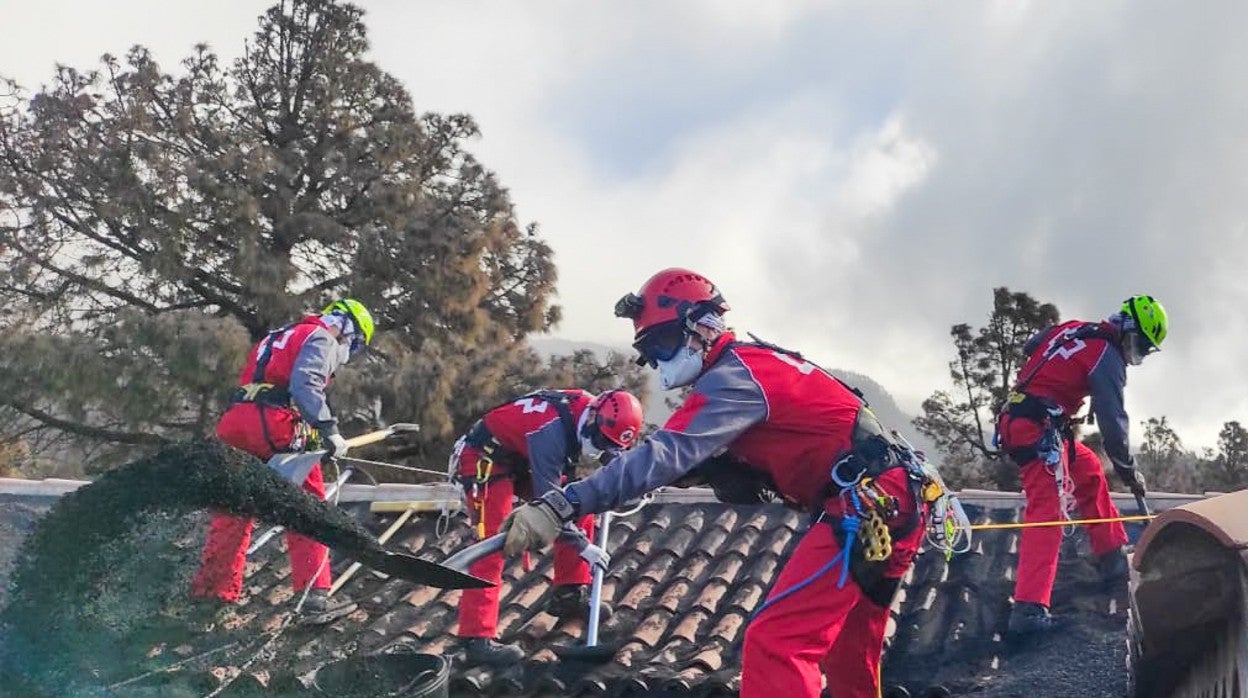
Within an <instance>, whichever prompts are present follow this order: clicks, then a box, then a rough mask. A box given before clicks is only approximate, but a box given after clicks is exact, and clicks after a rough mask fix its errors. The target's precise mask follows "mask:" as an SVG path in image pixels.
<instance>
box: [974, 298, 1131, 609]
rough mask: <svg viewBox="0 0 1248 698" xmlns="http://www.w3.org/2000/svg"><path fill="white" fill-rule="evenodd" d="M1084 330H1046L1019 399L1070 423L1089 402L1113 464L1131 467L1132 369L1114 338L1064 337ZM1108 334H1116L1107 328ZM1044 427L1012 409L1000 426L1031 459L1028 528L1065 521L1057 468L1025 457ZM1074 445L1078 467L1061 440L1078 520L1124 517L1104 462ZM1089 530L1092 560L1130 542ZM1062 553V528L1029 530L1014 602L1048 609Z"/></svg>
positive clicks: (1032, 345)
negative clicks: (1048, 407) (1038, 402)
mask: <svg viewBox="0 0 1248 698" xmlns="http://www.w3.org/2000/svg"><path fill="white" fill-rule="evenodd" d="M1083 325H1086V323H1083V322H1078V321H1071V322H1067V323H1064V324H1062V325H1058V326H1056V327H1052V328H1049V329H1046V330H1044V331H1042V332H1040V333H1038V334H1037V335H1036V336H1035V337H1032V338H1031V339H1030V340H1029V341H1028V342H1027V345H1026V346H1025V349H1026V351H1027V353H1028V354H1030V359H1029V360H1028V362H1027V365H1026V366H1024V367H1023V369H1022V370H1021V371H1020V372H1019V376H1020V378H1025V379H1026V384H1025V385H1023V386H1021V387H1022V391H1021V392H1022V393H1025V394H1027V395H1031V396H1033V397H1036V398H1041V399H1043V400H1045V401H1048V402H1049V403H1050V404H1053V405H1056V406H1057V407H1059V408H1060V409H1061V411H1062V416H1063V417H1065V418H1069V417H1072V416H1074V415H1075V414H1077V413H1078V412H1079V409H1080V407H1082V405H1083V400H1084V398H1086V397H1088V396H1089V395H1091V396H1092V410H1093V412H1094V413H1095V414H1096V417H1097V423H1098V424H1099V426H1100V430H1101V434H1102V436H1103V437H1104V444H1105V449H1106V452H1107V453H1109V454H1110V457H1111V458H1114V457H1118V458H1122V459H1123V460H1124V462H1129V461H1130V456H1129V450H1128V447H1127V424H1128V421H1127V415H1126V412H1125V411H1123V406H1122V392H1123V387H1124V385H1125V383H1126V363H1125V362H1124V361H1123V359H1122V355H1121V354H1120V353H1119V351H1118V348H1117V346H1116V345H1115V343H1114V342H1113V341H1111V340H1110V339H1106V338H1105V337H1094V336H1087V337H1082V338H1074V339H1070V338H1069V335H1064V333H1067V332H1068V331H1071V330H1074V329H1076V328H1079V327H1081V326H1083ZM1102 331H1104V332H1107V333H1108V332H1110V330H1109V328H1107V327H1106V328H1103V329H1102ZM1046 356H1047V357H1048V358H1047V359H1046ZM1045 428H1046V426H1045V425H1044V424H1043V423H1041V422H1039V421H1037V420H1035V419H1030V418H1027V417H1025V416H1020V415H1011V414H1010V412H1009V411H1008V410H1007V411H1005V412H1003V413H1002V415H1001V417H1000V419H999V421H998V430H999V431H998V433H999V435H1000V440H1001V448H1003V449H1005V450H1007V451H1017V450H1018V449H1023V453H1024V454H1025V455H1023V456H1022V458H1021V460H1023V462H1022V463H1020V467H1021V470H1020V475H1021V476H1022V481H1023V492H1024V495H1025V496H1026V498H1027V504H1026V509H1025V510H1024V512H1023V519H1024V521H1056V520H1058V519H1060V518H1062V511H1061V507H1060V506H1059V499H1058V490H1057V482H1056V480H1055V476H1054V472H1055V471H1054V466H1052V465H1048V464H1047V463H1046V462H1045V461H1044V458H1043V457H1041V456H1039V455H1034V454H1032V453H1027V452H1026V449H1028V448H1030V447H1031V446H1033V445H1034V444H1036V443H1037V442H1038V441H1039V440H1040V439H1041V437H1042V436H1043V435H1044V430H1045ZM1073 446H1074V461H1073V462H1071V460H1070V448H1071V444H1070V442H1069V440H1068V439H1067V438H1065V437H1063V438H1062V441H1061V446H1060V448H1061V462H1062V465H1063V467H1064V468H1065V471H1066V472H1067V473H1068V476H1069V477H1070V479H1071V480H1072V481H1073V495H1074V503H1075V506H1076V507H1077V511H1076V512H1075V513H1076V514H1077V515H1078V516H1079V517H1080V518H1085V519H1101V518H1116V517H1118V516H1119V513H1118V508H1117V507H1115V506H1114V503H1113V501H1112V500H1111V499H1110V497H1109V487H1108V486H1107V484H1106V482H1105V473H1104V470H1103V469H1102V466H1101V461H1100V459H1099V458H1097V457H1096V454H1095V453H1093V452H1092V449H1090V448H1088V447H1087V446H1084V445H1083V444H1082V443H1079V442H1075V443H1074V444H1073ZM1028 456H1032V457H1028ZM1018 460H1020V458H1016V462H1017V461H1018ZM1087 531H1088V539H1089V541H1090V542H1091V547H1092V554H1093V555H1097V556H1100V555H1104V554H1105V553H1108V552H1110V551H1112V550H1114V549H1115V548H1118V547H1120V546H1122V545H1124V544H1126V542H1127V533H1126V530H1125V529H1124V528H1123V526H1122V524H1121V523H1117V522H1115V523H1107V524H1092V525H1090V526H1088V527H1087ZM1061 546H1062V529H1061V528H1059V527H1056V526H1050V527H1039V528H1026V529H1023V532H1022V535H1021V540H1020V542H1019V546H1018V578H1017V580H1016V581H1015V586H1014V599H1015V601H1026V602H1030V603H1037V604H1041V605H1043V606H1046V607H1047V606H1049V601H1050V595H1051V594H1052V592H1053V580H1054V578H1055V577H1056V576H1057V559H1058V554H1059V552H1060V551H1061Z"/></svg>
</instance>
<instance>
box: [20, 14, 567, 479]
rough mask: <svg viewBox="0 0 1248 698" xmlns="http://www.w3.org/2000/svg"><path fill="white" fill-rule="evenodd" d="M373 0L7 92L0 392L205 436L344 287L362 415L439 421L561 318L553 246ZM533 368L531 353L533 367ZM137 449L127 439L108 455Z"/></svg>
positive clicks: (78, 431)
mask: <svg viewBox="0 0 1248 698" xmlns="http://www.w3.org/2000/svg"><path fill="white" fill-rule="evenodd" d="M367 49H368V42H367V36H366V31H365V27H364V24H363V13H362V11H361V10H359V9H358V8H356V7H354V6H352V5H349V4H345V3H339V2H333V1H331V0H288V1H283V2H281V3H280V4H278V5H276V6H274V7H272V8H271V9H269V10H268V11H267V12H266V13H265V14H263V15H262V16H261V17H260V19H259V28H258V30H257V31H256V33H255V35H254V37H253V38H252V40H251V41H249V42H248V43H247V45H246V47H245V51H244V52H243V55H242V56H241V57H240V58H239V59H237V60H236V61H234V62H233V63H231V64H229V65H223V64H222V62H221V61H220V60H219V59H218V57H217V55H216V54H215V53H213V52H212V51H211V50H210V49H209V48H208V47H206V46H198V47H196V48H195V50H194V51H193V53H192V54H191V55H190V56H189V57H188V58H186V59H185V60H183V61H182V62H181V64H180V66H179V67H178V69H177V70H175V71H170V72H167V71H166V70H164V69H163V68H162V67H161V66H160V65H158V64H157V62H156V60H155V58H154V57H153V56H152V55H151V54H150V53H149V51H148V50H147V49H145V48H142V47H139V46H136V47H134V48H132V49H131V50H130V51H129V52H128V53H127V54H126V55H125V57H124V59H123V58H117V57H114V56H108V55H106V56H104V57H103V59H102V62H101V64H100V65H99V66H98V67H97V68H95V69H92V70H76V69H74V68H69V67H60V68H58V70H57V72H56V75H55V78H54V79H53V80H52V81H51V83H50V84H48V85H46V86H44V87H43V88H42V89H39V90H38V91H37V92H35V93H34V94H33V95H29V96H28V92H27V91H25V90H23V89H19V88H16V87H15V86H12V85H10V91H12V92H13V93H14V94H15V95H16V97H14V98H11V99H8V100H0V265H2V266H3V271H4V274H3V278H2V279H0V300H3V301H4V303H5V307H6V308H7V309H8V310H7V311H6V313H5V316H4V317H3V318H2V319H0V406H2V408H3V409H4V410H8V411H10V412H11V413H12V414H15V415H18V416H19V417H20V419H16V420H12V421H15V422H16V426H14V427H13V429H11V430H9V431H8V432H7V433H6V434H5V436H7V437H8V438H10V439H12V438H13V437H14V435H15V434H17V433H18V432H19V431H21V430H35V431H52V432H55V433H57V434H61V435H71V436H73V437H75V438H76V439H78V440H79V441H80V442H81V443H83V444H93V445H96V446H99V445H101V444H103V445H105V446H107V448H104V449H103V450H102V451H93V452H92V453H91V457H92V459H93V460H99V461H102V462H107V461H108V460H109V459H110V457H114V456H120V457H125V458H129V457H133V455H134V451H133V447H136V446H140V447H141V446H151V445H156V444H159V443H162V442H165V441H167V440H171V439H179V438H184V437H188V436H193V435H204V434H208V433H211V430H212V425H213V423H214V419H215V417H216V415H217V414H218V413H219V412H220V411H221V409H222V408H223V402H222V400H223V398H224V396H225V395H226V394H227V393H228V390H229V387H230V386H231V384H232V383H233V382H234V380H235V378H236V374H237V371H238V370H239V368H240V367H241V365H242V361H243V358H244V355H245V352H246V351H247V349H248V347H249V346H250V345H251V344H252V343H253V342H254V341H256V340H258V339H259V338H260V337H262V336H263V335H264V333H266V332H267V331H268V330H269V329H271V328H274V327H277V326H280V325H282V324H285V323H287V322H290V321H292V320H294V319H296V318H297V317H299V316H300V315H302V314H304V313H307V312H310V311H316V310H318V309H319V308H320V307H322V306H323V305H324V304H325V303H326V302H327V301H329V300H331V299H333V298H335V297H340V296H343V295H351V296H353V297H356V298H359V299H360V300H362V301H363V302H364V303H366V304H367V305H368V306H369V307H370V308H371V309H372V311H373V313H374V315H375V316H376V318H377V320H378V341H377V342H376V347H375V351H373V352H372V354H371V356H369V358H368V360H366V361H362V362H358V364H353V365H352V366H349V367H348V369H347V370H346V371H344V373H343V374H342V375H340V377H339V378H340V380H339V381H338V383H339V385H335V386H334V389H333V392H332V394H331V400H333V401H334V402H335V403H336V405H337V407H338V410H339V411H340V413H342V414H343V415H344V416H345V417H346V418H347V419H346V420H345V423H344V427H345V428H348V429H359V428H364V427H366V426H367V425H369V424H370V423H376V422H379V421H416V422H419V423H421V424H422V426H423V427H424V429H423V432H422V435H421V437H420V439H421V440H422V441H425V440H429V441H430V442H432V441H436V440H441V439H445V438H446V436H447V435H448V434H449V433H450V432H451V430H452V426H453V425H454V424H455V423H456V421H457V419H458V418H459V417H462V416H464V415H468V414H472V413H474V412H476V411H477V410H478V409H479V408H481V407H484V406H487V405H488V404H490V403H491V402H493V401H494V400H496V399H497V398H498V396H499V394H500V392H501V391H503V390H505V389H507V388H509V387H510V386H506V385H504V384H503V383H502V381H500V380H499V379H500V378H501V377H502V376H504V375H506V374H507V373H508V372H509V371H513V370H518V371H522V370H523V369H524V367H525V366H526V364H528V363H529V361H530V359H531V358H532V357H531V355H530V354H528V353H526V352H527V349H526V346H525V344H524V342H523V341H522V339H523V338H524V337H525V335H527V334H529V333H531V332H537V331H543V330H546V329H548V328H550V327H551V326H552V325H553V324H554V323H555V322H557V320H558V318H559V310H558V308H557V307H556V306H554V305H552V304H551V293H552V291H553V289H554V284H555V280H556V274H555V267H554V264H553V261H552V255H551V250H550V249H549V247H548V246H547V245H546V243H545V242H543V240H542V239H541V238H540V237H539V236H538V235H537V233H536V230H535V228H534V227H533V226H527V227H526V226H523V225H521V224H519V223H518V222H517V220H516V217H515V215H514V212H513V208H512V203H511V200H510V198H509V196H508V193H507V191H506V190H505V189H504V188H503V187H502V185H501V184H500V183H499V182H498V180H497V179H496V177H495V176H494V174H493V173H491V172H490V171H489V170H487V169H486V168H485V167H484V166H482V164H481V163H479V162H478V161H477V160H476V159H475V158H474V157H473V156H472V155H471V154H470V153H469V152H468V151H467V150H466V144H467V142H468V141H469V140H470V139H472V138H473V137H475V136H477V135H478V131H477V126H476V124H475V123H474V122H473V120H472V119H471V118H470V117H469V116H466V115H450V116H446V115H439V114H429V113H426V114H418V113H417V112H416V110H415V108H414V106H413V102H412V98H411V96H410V95H409V94H408V93H407V91H406V90H405V89H404V87H403V86H402V85H401V84H400V83H399V81H398V80H397V79H395V78H394V77H392V76H391V75H389V74H387V73H385V72H384V71H383V70H382V69H380V68H379V67H378V66H376V65H374V64H373V63H371V62H369V61H368V60H367V59H366V52H367ZM530 368H532V367H531V366H530ZM116 446H124V447H127V449H125V450H124V453H115V452H114V451H116V450H117V449H115V448H113V447H116Z"/></svg>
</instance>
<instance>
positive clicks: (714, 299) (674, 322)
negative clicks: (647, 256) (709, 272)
mask: <svg viewBox="0 0 1248 698" xmlns="http://www.w3.org/2000/svg"><path fill="white" fill-rule="evenodd" d="M727 310H729V307H728V303H726V302H725V301H724V297H723V296H722V295H720V293H719V289H718V288H716V287H715V284H713V283H711V281H710V279H708V278H706V277H705V276H702V275H701V274H699V273H697V272H695V271H689V270H688V269H664V270H663V271H661V272H659V273H657V274H655V275H654V276H652V277H650V279H649V280H648V281H646V283H645V284H643V285H642V287H641V292H640V293H630V294H628V295H626V296H624V297H623V298H621V299H620V300H619V301H618V302H616V304H615V315H616V317H626V318H629V319H630V320H632V321H633V330H634V334H633V340H634V342H633V346H634V347H636V348H637V350H638V352H640V353H641V358H640V359H639V360H638V363H646V361H648V360H652V359H654V358H655V356H656V354H657V355H658V356H659V357H662V356H664V355H669V354H671V353H675V348H676V347H677V346H679V344H681V343H683V342H684V333H685V330H686V329H687V327H689V326H691V325H692V324H693V323H694V322H696V321H697V320H698V318H700V317H702V316H703V315H705V314H707V313H710V312H714V313H723V312H725V311H727ZM652 344H653V345H655V346H654V347H651V346H650V345H652Z"/></svg>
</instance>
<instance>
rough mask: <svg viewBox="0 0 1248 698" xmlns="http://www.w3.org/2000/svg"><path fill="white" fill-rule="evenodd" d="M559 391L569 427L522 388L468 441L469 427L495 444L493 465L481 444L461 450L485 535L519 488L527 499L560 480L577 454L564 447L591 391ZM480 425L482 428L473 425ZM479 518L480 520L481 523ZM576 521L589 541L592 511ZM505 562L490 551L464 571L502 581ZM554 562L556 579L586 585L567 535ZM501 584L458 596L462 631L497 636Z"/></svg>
mask: <svg viewBox="0 0 1248 698" xmlns="http://www.w3.org/2000/svg"><path fill="white" fill-rule="evenodd" d="M558 392H559V393H561V394H563V395H566V396H567V397H568V398H569V400H568V401H567V403H566V404H567V406H568V411H569V416H570V418H571V420H572V421H573V424H574V428H573V431H572V433H571V434H569V433H568V425H565V424H564V423H563V420H562V419H561V418H560V416H559V413H558V411H557V410H556V408H555V406H554V404H553V403H551V402H549V401H547V400H544V399H542V398H540V397H535V396H533V395H527V396H524V397H522V398H519V399H517V400H514V401H512V402H509V403H507V404H505V405H501V406H499V407H496V408H494V409H492V410H490V411H489V412H487V413H486V414H485V416H484V417H482V419H481V421H480V422H479V423H478V425H477V426H475V427H474V430H473V431H472V432H470V433H469V436H468V437H465V438H466V439H469V440H471V438H470V437H471V436H473V435H474V434H476V435H480V434H485V435H486V436H492V437H493V438H494V440H495V441H496V444H497V445H496V450H495V452H494V454H493V457H492V459H491V460H492V461H493V464H492V465H491V466H487V465H486V464H485V462H484V461H483V460H482V455H483V454H482V452H481V450H480V449H479V448H477V447H475V446H472V445H467V444H466V445H464V447H463V450H462V451H461V452H460V454H459V475H460V480H461V481H462V482H463V483H464V494H465V499H466V500H467V505H468V509H469V511H471V512H472V523H473V525H474V526H476V527H477V528H478V530H479V531H482V530H483V533H484V535H485V537H487V538H488V537H489V536H492V535H494V534H496V533H498V530H499V527H500V526H502V523H503V519H505V518H507V515H508V514H510V513H511V510H512V506H513V503H514V502H513V500H514V498H515V497H516V496H517V495H518V496H520V497H523V498H524V499H526V500H527V499H532V498H533V497H537V496H541V495H542V494H544V493H546V492H547V491H549V490H551V489H553V488H555V487H558V486H559V485H560V484H561V482H562V481H563V476H564V469H565V464H566V463H568V460H569V457H571V458H572V459H573V460H575V458H576V456H577V455H578V454H571V453H569V449H573V450H576V449H579V446H573V444H576V443H577V434H576V428H577V427H579V425H580V420H581V417H582V415H583V414H584V413H585V410H586V408H587V407H588V406H589V403H590V401H591V400H592V399H593V396H592V395H590V394H589V393H586V392H584V391H581V390H564V391H558ZM481 428H484V429H485V430H486V432H477V431H476V430H477V429H481ZM479 466H480V471H479ZM487 467H488V468H489V472H488V473H487V472H485V468H487ZM478 476H480V477H481V478H485V481H484V482H482V481H481V480H480V479H479V477H478ZM483 505H484V506H483ZM482 517H484V518H483V519H482ZM482 521H483V522H484V527H480V526H478V524H480V523H481V522H482ZM577 526H579V527H580V528H581V530H582V531H584V532H585V535H587V536H589V538H590V540H593V536H594V517H593V516H592V515H590V516H584V517H582V518H581V519H580V520H579V521H577ZM503 564H504V560H503V556H502V554H501V553H498V554H495V555H490V556H488V557H485V558H483V559H481V560H478V561H477V562H476V563H475V564H474V565H472V567H470V568H469V573H470V574H472V575H474V576H476V577H480V578H482V579H486V580H489V581H492V582H495V583H499V582H501V581H502V578H503ZM554 567H555V578H554V585H555V586H560V585H577V584H589V582H590V580H591V574H590V569H589V564H588V563H586V562H585V561H584V560H582V559H581V557H580V555H579V554H578V553H577V551H576V548H575V547H573V546H572V545H570V544H568V543H565V542H564V541H556V543H555V562H554ZM499 589H500V587H497V586H495V587H490V588H487V589H466V590H464V592H463V594H462V595H461V596H460V601H459V631H458V634H459V637H465V638H467V637H485V638H494V637H496V636H497V634H498V601H499V598H498V596H499Z"/></svg>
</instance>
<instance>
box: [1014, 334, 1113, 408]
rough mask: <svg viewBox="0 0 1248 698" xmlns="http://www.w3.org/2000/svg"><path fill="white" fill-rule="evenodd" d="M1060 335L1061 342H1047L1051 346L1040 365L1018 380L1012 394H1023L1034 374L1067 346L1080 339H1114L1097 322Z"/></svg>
mask: <svg viewBox="0 0 1248 698" xmlns="http://www.w3.org/2000/svg"><path fill="white" fill-rule="evenodd" d="M1062 334H1063V335H1064V338H1063V339H1062V341H1061V342H1057V343H1053V342H1052V340H1049V341H1050V343H1051V344H1052V346H1050V347H1049V349H1048V351H1046V352H1045V353H1044V357H1043V358H1041V359H1040V363H1038V364H1036V365H1035V368H1032V369H1031V370H1030V371H1028V372H1027V375H1025V376H1023V377H1022V378H1020V379H1019V380H1018V383H1016V384H1015V385H1014V387H1013V388H1012V392H1015V393H1022V392H1024V391H1025V390H1026V389H1027V386H1028V385H1030V384H1031V381H1032V379H1034V378H1035V377H1036V374H1038V373H1039V372H1040V369H1041V368H1043V367H1044V365H1045V364H1047V363H1048V362H1049V361H1050V360H1051V359H1052V358H1053V357H1054V356H1057V355H1058V353H1060V352H1061V350H1062V349H1063V348H1065V346H1066V345H1067V344H1070V343H1071V342H1074V341H1077V340H1081V339H1104V340H1106V341H1112V340H1113V339H1114V335H1113V333H1112V332H1110V331H1109V330H1107V329H1105V328H1104V327H1102V326H1101V323H1099V322H1085V323H1083V324H1082V325H1079V326H1078V327H1072V328H1071V329H1069V330H1064V331H1063V332H1062Z"/></svg>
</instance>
